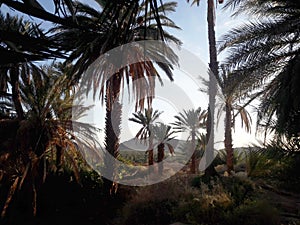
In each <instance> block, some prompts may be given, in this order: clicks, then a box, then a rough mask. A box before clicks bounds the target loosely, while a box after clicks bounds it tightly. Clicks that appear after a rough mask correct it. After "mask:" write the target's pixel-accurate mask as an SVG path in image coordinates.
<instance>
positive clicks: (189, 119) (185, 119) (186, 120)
mask: <svg viewBox="0 0 300 225" xmlns="http://www.w3.org/2000/svg"><path fill="white" fill-rule="evenodd" d="M175 119H176V121H175V122H174V123H172V125H173V126H174V130H175V131H176V132H188V134H189V136H188V140H190V139H191V152H193V155H192V158H191V165H190V171H191V173H196V171H197V169H198V168H196V153H195V149H196V138H197V137H199V138H200V135H201V133H200V131H199V129H203V128H205V127H206V119H207V111H205V110H204V111H202V110H201V108H200V107H199V108H198V109H196V110H195V109H190V110H183V113H179V115H178V116H175Z"/></svg>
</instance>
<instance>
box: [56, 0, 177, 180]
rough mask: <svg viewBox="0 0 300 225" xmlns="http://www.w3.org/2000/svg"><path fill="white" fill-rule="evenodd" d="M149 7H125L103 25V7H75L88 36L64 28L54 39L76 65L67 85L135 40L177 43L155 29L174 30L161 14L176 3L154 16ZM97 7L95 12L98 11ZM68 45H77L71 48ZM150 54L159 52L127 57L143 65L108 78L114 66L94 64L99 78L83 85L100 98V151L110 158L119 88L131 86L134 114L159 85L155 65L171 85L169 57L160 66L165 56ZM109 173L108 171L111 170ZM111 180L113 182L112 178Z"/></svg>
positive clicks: (115, 141)
mask: <svg viewBox="0 0 300 225" xmlns="http://www.w3.org/2000/svg"><path fill="white" fill-rule="evenodd" d="M103 3H106V1H102V2H101V4H103ZM150 3H151V2H148V1H146V2H145V3H144V4H142V5H139V4H138V3H136V2H134V1H132V2H131V3H130V5H131V7H130V6H126V7H124V8H123V9H122V10H119V12H118V16H117V17H115V18H114V20H112V19H111V18H106V20H105V22H103V21H102V20H103V18H102V17H103V11H105V8H106V5H105V6H104V9H103V11H102V12H99V11H97V10H95V9H92V8H91V7H89V6H87V5H84V4H81V3H77V5H76V8H77V12H78V14H77V15H76V18H77V21H78V22H80V23H81V24H84V25H85V27H89V30H88V31H85V30H84V31H81V30H78V29H73V28H72V29H70V28H68V27H60V28H59V29H60V33H59V34H58V35H57V37H56V38H57V39H61V40H62V41H63V43H64V45H65V49H67V50H69V51H71V54H70V58H69V60H71V61H75V66H74V70H73V72H74V74H75V76H74V77H72V79H74V80H75V81H77V80H79V79H80V77H81V75H82V72H83V71H85V70H86V69H87V68H88V67H89V66H90V65H91V63H92V62H94V61H95V60H96V59H97V58H98V57H99V56H100V55H102V54H104V53H106V52H107V51H109V50H111V49H113V48H115V47H118V46H121V45H124V44H127V43H131V42H133V41H136V40H140V39H141V38H142V39H144V40H149V39H150V40H153V39H154V40H164V38H167V39H169V40H171V41H175V42H176V43H179V42H180V41H179V40H178V39H176V38H175V37H173V36H172V35H169V34H168V33H166V32H163V33H161V31H160V29H159V27H160V26H161V27H162V26H171V27H174V28H177V26H176V25H175V24H174V23H173V22H172V21H171V20H170V19H168V18H167V17H166V16H165V14H164V13H165V12H168V11H174V8H175V6H176V3H174V2H173V3H168V4H165V5H162V6H160V7H158V8H157V11H156V12H153V11H148V10H149V4H150ZM101 4H100V6H102V5H101ZM150 8H151V7H150ZM156 13H158V14H157V15H158V16H160V17H162V21H157V20H156V19H155V18H153V17H150V16H149V15H150V14H156ZM124 18H125V19H124ZM149 30H151V32H152V33H153V32H154V33H155V34H156V35H152V36H150V37H149V35H148V33H147V31H149ZM61 31H62V32H61ZM141 31H144V32H141ZM141 33H142V35H141ZM71 43H76V44H75V45H74V44H72V45H71ZM155 51H158V52H152V53H149V56H150V57H149V56H147V57H146V58H143V57H144V52H143V51H141V50H137V51H133V52H130V53H131V55H130V57H135V58H137V59H139V60H140V61H142V62H138V63H134V64H131V65H126V66H124V67H123V68H121V69H119V68H118V72H116V73H115V74H113V75H110V74H109V73H108V71H107V70H105V69H103V68H108V67H111V66H113V64H109V63H110V62H108V63H107V61H105V62H100V63H99V64H101V63H103V64H101V65H100V66H99V67H100V68H99V71H98V73H96V74H95V75H94V77H93V79H91V80H89V81H88V86H96V87H97V88H98V89H100V96H101V97H102V99H103V98H104V97H105V104H106V120H105V145H106V150H107V151H108V152H109V153H110V154H111V155H112V156H114V157H117V155H118V147H119V135H120V122H121V113H122V111H121V109H122V107H121V105H120V102H119V95H120V91H121V87H122V86H123V84H127V85H129V84H130V80H131V81H132V85H133V90H134V95H135V97H136V99H138V101H137V103H136V108H138V107H140V108H143V107H144V103H145V99H146V100H147V103H148V105H150V104H151V101H152V98H153V95H154V88H155V79H156V78H158V79H159V80H161V79H160V74H159V73H158V71H157V70H156V67H155V66H154V63H156V64H157V65H158V66H159V67H160V68H161V69H162V70H163V71H164V72H165V73H166V75H167V76H168V78H169V79H170V80H173V78H172V64H175V63H176V60H177V59H176V56H175V55H174V54H171V55H169V56H167V57H166V58H164V61H165V62H166V61H167V62H168V63H162V62H161V57H162V56H164V52H161V49H155ZM127 57H128V55H124V58H127ZM141 57H142V59H141ZM153 62H154V63H153ZM108 64H109V65H108ZM136 81H137V82H136ZM95 93H96V90H95ZM112 163H113V162H111V160H110V161H109V162H107V163H106V165H111V164H112ZM109 167H110V168H111V166H109ZM111 173H113V171H111ZM111 175H112V176H113V174H111Z"/></svg>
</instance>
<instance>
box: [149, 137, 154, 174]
mask: <svg viewBox="0 0 300 225" xmlns="http://www.w3.org/2000/svg"><path fill="white" fill-rule="evenodd" d="M153 164H154V151H153V135H152V134H150V136H149V149H148V166H149V171H148V172H149V175H150V174H151V173H153V172H154V168H153Z"/></svg>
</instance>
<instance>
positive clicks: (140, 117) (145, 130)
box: [129, 108, 162, 166]
mask: <svg viewBox="0 0 300 225" xmlns="http://www.w3.org/2000/svg"><path fill="white" fill-rule="evenodd" d="M161 114H162V112H159V111H158V110H155V111H153V109H152V108H150V109H146V108H145V109H144V113H142V112H141V111H139V112H137V113H133V116H134V117H133V118H129V120H130V121H132V122H135V123H138V124H140V125H142V128H141V129H140V130H139V131H138V132H137V134H136V135H135V137H136V138H138V139H141V140H144V141H146V140H147V139H148V143H149V144H148V150H147V152H148V164H149V166H151V165H153V161H154V160H153V159H154V157H153V138H154V134H153V132H152V129H153V126H154V122H155V120H157V119H158V117H159V116H160V115H161Z"/></svg>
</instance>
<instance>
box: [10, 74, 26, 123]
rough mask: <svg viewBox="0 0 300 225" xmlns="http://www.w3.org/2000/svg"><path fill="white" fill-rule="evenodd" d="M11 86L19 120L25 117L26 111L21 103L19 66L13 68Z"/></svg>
mask: <svg viewBox="0 0 300 225" xmlns="http://www.w3.org/2000/svg"><path fill="white" fill-rule="evenodd" d="M10 79H11V86H12V99H13V102H14V105H15V109H16V112H17V115H18V119H19V120H23V119H24V111H23V108H22V104H21V95H20V87H19V77H18V68H12V69H11V73H10Z"/></svg>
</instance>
